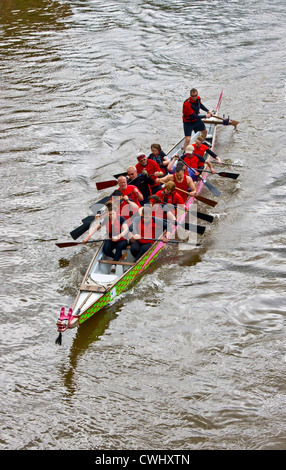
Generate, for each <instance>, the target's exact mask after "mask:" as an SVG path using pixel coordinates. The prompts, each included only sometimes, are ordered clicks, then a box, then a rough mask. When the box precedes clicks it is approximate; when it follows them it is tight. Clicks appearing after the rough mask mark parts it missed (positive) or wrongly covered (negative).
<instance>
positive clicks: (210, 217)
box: [190, 211, 214, 223]
mask: <svg viewBox="0 0 286 470" xmlns="http://www.w3.org/2000/svg"><path fill="white" fill-rule="evenodd" d="M190 212H191V214H192V215H194V216H197V217H198V219H202V220H206V221H207V222H210V223H212V222H213V220H214V216H213V215H209V214H204V213H203V212H199V211H190Z"/></svg>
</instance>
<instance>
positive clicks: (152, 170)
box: [136, 153, 164, 194]
mask: <svg viewBox="0 0 286 470" xmlns="http://www.w3.org/2000/svg"><path fill="white" fill-rule="evenodd" d="M137 160H138V163H137V164H136V169H137V173H138V174H139V175H141V174H142V171H144V170H145V171H147V173H148V175H149V176H151V178H153V179H155V178H156V176H157V177H158V176H164V173H163V172H162V171H161V168H160V167H159V165H158V163H156V162H154V160H151V159H150V160H149V159H148V158H147V157H146V155H144V154H143V153H142V154H141V155H139V156H138V157H137ZM160 188H161V186H160V184H158V183H155V184H154V185H150V189H151V193H152V194H155V193H156V192H157V191H158V190H159V189H160Z"/></svg>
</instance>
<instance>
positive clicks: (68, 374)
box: [0, 0, 286, 451]
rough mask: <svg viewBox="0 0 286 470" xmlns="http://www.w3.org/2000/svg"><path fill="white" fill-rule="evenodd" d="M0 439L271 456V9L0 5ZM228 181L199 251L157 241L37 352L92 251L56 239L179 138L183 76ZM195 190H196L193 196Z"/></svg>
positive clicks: (47, 445)
mask: <svg viewBox="0 0 286 470" xmlns="http://www.w3.org/2000/svg"><path fill="white" fill-rule="evenodd" d="M0 14H1V16H0V34H1V46H0V69H1V90H0V99H1V107H0V132H1V140H0V152H1V160H0V171H1V209H0V218H1V233H2V235H1V275H2V282H1V286H2V288H1V294H0V295H1V338H2V341H1V415H2V424H1V441H0V442H1V448H2V449H6V450H7V449H16V450H27V449H31V450H43V449H45V450H54V449H76V450H82V449H87V450H98V449H106V450H119V449H122V450H126V449H130V450H136V449H157V450H158V449H163V450H167V449H169V450H172V449H173V450H174V449H180V450H189V451H191V450H201V449H211V450H216V449H221V450H226V449H227V450H233V449H239V450H243V449H253V450H254V449H276V450H277V449H285V448H286V435H285V426H286V413H285V409H286V397H285V358H286V341H285V333H286V322H285V320H286V295H285V280H286V268H285V255H286V251H285V201H286V184H285V181H286V179H285V177H286V165H285V155H284V153H285V152H284V148H285V143H286V142H285V50H286V44H285V27H284V26H285V4H284V1H282V0H281V1H279V0H273V1H272V2H269V1H266V0H259V1H258V0H248V1H247V2H246V1H244V0H240V1H236V0H233V1H230V2H223V1H220V0H215V1H204V0H202V1H194V2H191V1H188V0H175V1H174V0H164V1H163V0H147V1H141V0H134V1H132V2H127V1H124V0H119V1H116V2H115V1H110V0H105V1H104V2H103V1H97V0H83V1H76V0H73V1H67V0H58V1H52V0H1V6H0ZM193 86H195V87H197V88H198V90H199V93H200V95H201V96H202V101H203V102H204V103H205V104H206V105H207V106H208V107H209V108H210V109H214V108H215V106H216V104H217V100H218V97H219V94H220V92H221V90H223V100H222V105H221V109H220V114H221V115H222V114H226V115H230V117H231V118H232V119H235V120H238V121H240V124H239V125H238V127H237V129H234V128H233V127H232V126H228V127H223V126H220V128H219V130H218V135H217V144H216V151H217V153H218V154H219V155H220V156H221V158H222V160H225V161H228V162H232V163H235V164H237V165H241V166H240V167H234V166H233V167H227V168H226V167H225V169H227V170H229V171H236V172H239V173H240V176H239V178H238V179H237V180H231V179H227V178H220V177H218V176H212V177H211V179H210V180H211V181H212V183H213V184H215V186H216V187H217V188H219V189H220V190H221V192H222V194H221V196H220V198H219V200H218V201H219V202H218V204H217V206H216V207H215V208H213V209H210V208H209V207H206V206H205V207H204V208H203V209H204V210H205V211H206V212H208V213H212V214H213V215H215V221H214V223H213V224H211V225H210V224H209V226H208V227H207V230H206V232H205V235H204V236H203V237H201V240H200V241H201V243H202V245H201V247H199V248H198V249H196V250H195V251H186V250H184V249H183V248H176V247H172V248H170V250H168V251H166V250H164V252H163V254H162V255H161V256H160V257H159V258H158V259H157V261H156V262H155V263H154V265H153V266H152V267H151V268H150V270H149V271H148V272H147V273H146V274H145V275H144V276H143V277H142V278H141V279H140V280H139V281H138V282H136V283H135V284H134V285H132V287H131V288H130V289H129V290H128V291H127V292H125V294H123V295H122V296H121V297H120V298H118V299H117V301H115V302H114V303H113V304H112V305H110V306H109V307H108V308H105V309H104V310H102V312H101V313H99V314H98V315H97V316H96V317H93V318H91V319H90V320H89V321H87V322H86V323H85V324H83V325H82V326H81V327H80V328H79V329H77V330H72V331H69V332H67V333H66V334H64V336H63V344H62V346H61V347H59V346H56V345H55V339H56V337H57V331H56V320H57V318H58V315H59V312H60V308H61V306H62V305H65V306H71V305H72V303H73V299H74V297H75V295H76V292H77V288H78V287H79V284H80V282H81V280H82V277H83V275H84V273H85V270H86V268H87V265H88V263H89V261H90V259H91V256H92V252H93V249H92V247H73V248H66V249H62V250H61V251H60V250H59V248H57V247H56V246H55V243H56V242H57V241H66V240H71V239H70V236H69V232H70V231H71V230H72V229H74V228H75V227H77V226H78V225H80V223H81V219H82V218H83V217H85V216H86V215H88V214H89V213H90V209H89V207H90V205H91V204H92V203H93V202H95V201H96V200H97V199H98V198H101V197H103V196H104V195H106V194H107V193H106V192H101V193H99V192H98V191H97V190H96V186H95V182H96V181H102V180H106V179H110V178H111V177H112V175H113V174H115V173H118V172H120V171H122V170H124V171H125V169H126V167H127V166H128V165H129V164H130V163H134V162H135V161H136V158H135V157H136V155H137V154H138V152H144V153H149V152H150V145H151V143H152V142H154V141H156V142H159V143H161V145H162V147H163V150H165V151H168V150H169V149H170V148H171V147H172V146H173V145H174V144H175V143H177V141H178V140H180V139H181V138H182V137H183V133H182V122H181V109H182V103H183V101H184V99H186V98H187V97H188V96H189V95H188V93H189V90H190V88H191V87H193ZM203 195H205V196H206V197H210V198H214V196H213V195H212V194H211V193H210V192H209V191H208V190H207V189H204V192H203Z"/></svg>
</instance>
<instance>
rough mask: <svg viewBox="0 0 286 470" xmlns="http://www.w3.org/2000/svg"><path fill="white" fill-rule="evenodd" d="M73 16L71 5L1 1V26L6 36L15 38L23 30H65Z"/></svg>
mask: <svg viewBox="0 0 286 470" xmlns="http://www.w3.org/2000/svg"><path fill="white" fill-rule="evenodd" d="M71 15H72V10H71V7H70V5H69V3H60V2H57V1H54V0H1V4H0V24H1V25H2V28H3V32H2V33H4V34H7V35H9V36H15V35H16V34H19V33H20V32H21V33H22V32H23V29H25V30H27V29H29V30H33V29H36V30H43V29H50V28H53V29H58V28H64V27H65V22H64V20H66V19H67V18H68V17H69V16H71Z"/></svg>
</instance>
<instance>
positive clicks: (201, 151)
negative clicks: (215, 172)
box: [186, 136, 221, 163]
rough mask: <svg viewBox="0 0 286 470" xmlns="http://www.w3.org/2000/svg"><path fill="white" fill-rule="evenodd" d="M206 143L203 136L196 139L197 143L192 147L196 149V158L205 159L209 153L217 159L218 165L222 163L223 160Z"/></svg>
mask: <svg viewBox="0 0 286 470" xmlns="http://www.w3.org/2000/svg"><path fill="white" fill-rule="evenodd" d="M204 141H205V139H204V138H203V136H200V137H198V138H197V139H196V141H195V143H194V144H192V146H193V147H194V154H195V156H199V157H204V155H205V153H207V154H208V155H210V156H211V157H212V158H215V159H216V161H217V162H218V163H221V159H220V158H219V157H218V155H217V154H216V153H214V152H213V150H211V149H210V148H209V146H208V145H206V144H204ZM186 150H187V149H186Z"/></svg>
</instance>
